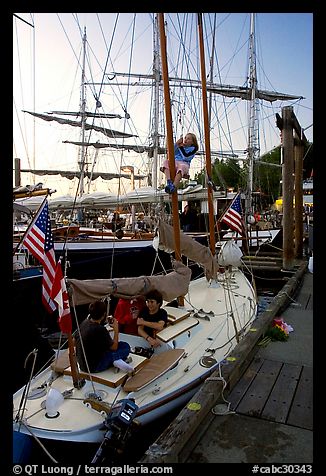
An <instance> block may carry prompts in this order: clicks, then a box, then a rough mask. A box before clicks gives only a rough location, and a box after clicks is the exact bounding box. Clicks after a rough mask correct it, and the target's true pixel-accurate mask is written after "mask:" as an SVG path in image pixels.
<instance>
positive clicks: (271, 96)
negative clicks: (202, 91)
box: [207, 85, 304, 102]
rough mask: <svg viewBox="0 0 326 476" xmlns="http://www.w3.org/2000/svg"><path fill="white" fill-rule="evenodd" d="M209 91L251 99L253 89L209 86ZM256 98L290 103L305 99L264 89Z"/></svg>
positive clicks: (258, 90)
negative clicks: (294, 100) (290, 101)
mask: <svg viewBox="0 0 326 476" xmlns="http://www.w3.org/2000/svg"><path fill="white" fill-rule="evenodd" d="M207 91H209V92H211V93H215V94H221V95H222V96H227V97H232V98H234V97H236V98H241V99H248V100H250V99H251V88H249V87H247V86H231V85H230V86H227V85H221V86H220V87H218V86H209V85H207ZM255 96H256V98H258V99H264V100H265V101H270V102H273V101H289V100H293V99H304V98H303V97H302V96H293V95H290V94H284V93H278V92H276V91H263V90H262V89H256V90H255Z"/></svg>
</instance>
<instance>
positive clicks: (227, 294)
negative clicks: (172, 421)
mask: <svg viewBox="0 0 326 476" xmlns="http://www.w3.org/2000/svg"><path fill="white" fill-rule="evenodd" d="M184 307H185V309H187V310H188V311H189V312H190V315H189V317H187V318H185V319H184V320H183V321H182V322H180V323H175V324H173V325H170V326H168V327H167V328H166V329H164V330H163V331H161V333H162V347H161V348H159V351H158V353H162V355H163V352H165V351H169V350H171V349H184V355H183V357H181V359H180V360H179V361H178V363H177V365H175V366H174V367H172V368H170V370H166V371H164V372H163V374H162V375H160V376H159V377H157V378H154V380H153V381H152V382H151V383H148V384H147V385H145V386H144V387H143V388H140V389H139V390H136V391H132V392H126V391H125V390H124V389H123V385H124V383H125V382H123V383H122V385H118V386H116V387H114V386H110V384H108V383H107V382H102V383H101V382H93V383H92V382H91V381H90V380H89V379H86V383H85V385H84V386H83V387H82V388H81V389H77V388H74V387H73V382H72V377H71V376H70V375H59V376H57V378H55V379H54V381H53V382H52V384H51V387H52V388H55V389H57V390H58V391H59V392H61V393H62V392H64V391H67V390H72V394H71V396H70V397H68V398H65V399H64V401H63V404H62V405H61V406H60V408H59V410H58V411H59V415H58V417H57V418H48V417H47V416H46V410H45V408H44V400H45V395H42V396H40V397H39V398H35V399H27V401H26V405H25V409H24V411H23V409H22V408H20V402H21V397H22V394H23V389H20V390H19V391H18V392H16V393H15V395H14V397H13V402H14V420H15V417H16V416H17V413H18V411H19V409H20V412H19V418H17V420H18V421H17V422H14V430H15V431H22V432H24V433H30V432H32V433H33V434H34V435H35V436H37V437H38V438H44V439H51V440H62V441H70V442H87V443H95V442H101V441H102V439H103V437H104V433H105V431H106V429H105V426H104V425H103V422H104V421H105V416H106V415H105V414H104V413H101V412H99V411H97V410H95V409H93V408H90V407H89V406H87V405H86V404H85V398H86V397H87V396H88V395H89V393H92V392H94V391H96V392H99V393H100V394H101V398H102V401H103V402H105V403H109V404H112V403H116V402H117V401H118V400H120V399H123V398H133V399H134V400H135V403H136V404H137V406H138V413H137V417H136V418H137V420H138V421H139V422H140V423H141V424H147V423H149V422H151V421H153V420H155V419H156V418H159V417H160V416H162V415H164V414H165V413H166V412H168V411H170V410H173V409H176V408H178V407H180V406H181V405H184V404H185V403H186V402H187V401H189V399H190V398H191V397H192V395H193V394H194V393H195V392H196V391H197V390H198V388H199V386H200V385H201V384H202V382H203V381H204V380H205V379H206V378H207V377H208V376H209V375H210V374H211V373H212V372H213V371H214V370H215V369H216V368H217V367H218V366H219V364H220V363H221V362H223V360H224V359H225V358H226V357H227V356H228V355H229V354H230V352H231V351H232V349H233V348H234V347H235V345H236V344H237V338H236V336H235V326H236V328H237V332H238V335H239V339H241V338H242V337H243V336H244V335H245V333H246V332H247V331H248V329H249V327H250V325H251V323H252V321H253V320H254V319H255V317H256V310H257V307H256V298H255V293H254V290H253V288H252V287H251V285H250V283H249V282H248V280H247V279H246V278H245V276H244V274H243V273H242V272H241V271H239V270H238V269H234V270H233V271H232V272H226V273H224V274H221V275H220V277H219V278H218V282H217V283H214V284H209V283H208V282H207V281H206V279H205V278H200V279H198V280H195V281H191V283H190V286H189V292H188V294H187V295H186V296H185V306H184ZM182 328H184V330H183V331H181V330H179V331H178V329H182ZM169 333H170V335H169ZM120 340H124V341H128V342H129V343H130V345H131V347H134V346H135V345H138V346H139V345H141V346H143V347H145V346H146V343H145V340H144V339H142V338H141V337H137V336H131V335H126V334H121V336H120ZM131 355H133V354H131ZM154 355H155V354H154ZM136 357H137V358H138V357H139V356H134V357H133V362H134V363H135V362H136V361H137V358H136ZM152 358H153V357H152ZM150 361H151V359H149V362H148V363H146V364H145V366H144V367H146V365H149V364H150ZM110 372H112V374H113V379H114V378H115V379H117V378H118V377H119V374H114V371H113V370H112V371H111V370H110ZM120 372H121V371H120ZM140 372H142V370H139V373H140ZM137 373H138V372H137ZM137 373H136V375H137ZM222 374H223V372H222ZM50 375H51V369H50V368H48V369H46V370H45V371H43V373H42V374H40V375H39V376H37V377H35V378H34V379H33V381H32V382H31V385H30V389H35V388H37V387H41V385H43V384H44V383H45V382H47V381H48V379H49V377H50ZM93 375H96V376H98V377H100V376H101V373H98V374H93ZM117 375H118V377H117ZM122 375H123V372H122V374H121V376H122ZM42 402H43V403H42ZM21 421H23V423H24V424H21ZM25 425H28V429H27V428H26V427H25Z"/></svg>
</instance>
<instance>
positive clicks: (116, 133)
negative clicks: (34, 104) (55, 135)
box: [23, 111, 138, 137]
mask: <svg viewBox="0 0 326 476" xmlns="http://www.w3.org/2000/svg"><path fill="white" fill-rule="evenodd" d="M23 112H27V114H31V115H32V116H35V117H39V118H40V119H43V120H44V121H56V122H59V124H68V125H69V126H74V127H82V123H81V121H72V120H71V119H64V118H62V117H57V116H52V115H48V114H39V113H37V112H31V111H23ZM85 129H86V130H90V129H92V130H94V131H97V132H101V133H102V134H104V135H106V136H107V137H138V136H136V135H134V134H128V133H126V132H119V131H114V130H113V129H107V128H105V127H100V126H95V125H93V124H85Z"/></svg>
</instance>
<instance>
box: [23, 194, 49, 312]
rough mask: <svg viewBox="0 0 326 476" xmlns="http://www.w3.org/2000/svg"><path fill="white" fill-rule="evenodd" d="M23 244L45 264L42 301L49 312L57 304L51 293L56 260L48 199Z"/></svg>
mask: <svg viewBox="0 0 326 476" xmlns="http://www.w3.org/2000/svg"><path fill="white" fill-rule="evenodd" d="M22 244H23V245H24V246H25V247H26V248H27V249H28V250H29V251H30V252H31V253H32V255H33V256H34V257H35V258H36V259H37V260H38V261H39V262H40V263H41V265H42V266H43V280H42V302H43V304H44V306H45V307H46V309H47V310H48V312H53V311H54V310H55V308H56V306H55V304H54V302H53V301H52V299H51V298H50V293H51V289H52V284H53V280H54V273H55V267H56V261H55V254H54V245H53V236H52V231H51V222H50V217H49V207H48V202H47V200H44V202H43V204H42V205H41V207H40V209H39V210H38V212H37V214H36V216H35V218H34V220H33V222H32V223H31V225H30V227H29V229H28V230H27V232H26V234H25V236H24V238H23V241H22Z"/></svg>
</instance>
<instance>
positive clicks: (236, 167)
mask: <svg viewBox="0 0 326 476" xmlns="http://www.w3.org/2000/svg"><path fill="white" fill-rule="evenodd" d="M312 159H313V144H312V143H310V144H308V145H307V146H306V147H305V150H304V157H303V179H305V178H307V177H310V176H311V172H312V170H313V160H312ZM195 180H197V182H198V183H200V184H202V185H203V186H205V183H206V171H205V169H203V170H201V171H200V172H199V173H198V174H196V175H195ZM212 180H213V182H214V183H215V185H216V186H217V187H222V188H223V189H226V188H233V189H234V190H246V187H247V183H248V168H247V164H246V163H245V162H244V164H243V166H240V163H239V161H237V160H235V159H216V160H215V162H214V164H213V166H212ZM281 181H282V167H281V146H279V147H276V148H275V149H273V150H272V151H271V152H268V153H267V154H265V155H263V156H262V157H260V159H259V160H257V161H256V162H255V163H254V176H253V192H260V197H261V199H262V201H261V203H260V204H258V203H257V204H256V205H257V206H259V207H269V206H271V205H272V204H273V203H274V202H275V200H276V199H277V198H278V197H279V196H281V195H282V182H281Z"/></svg>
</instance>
